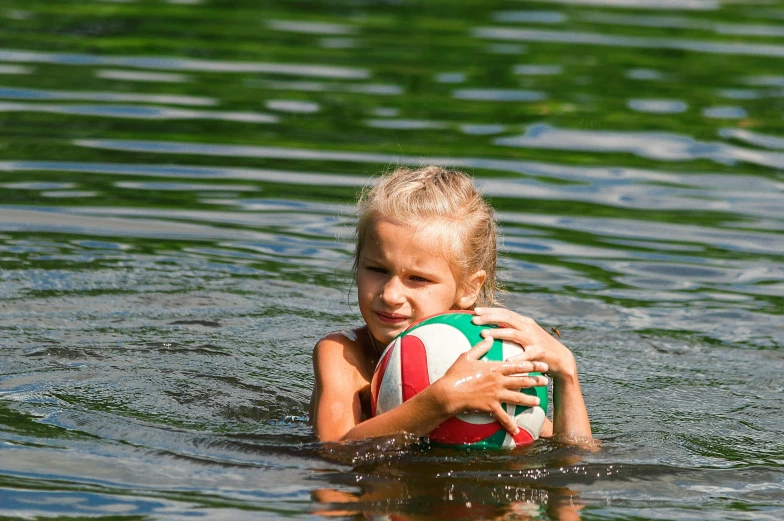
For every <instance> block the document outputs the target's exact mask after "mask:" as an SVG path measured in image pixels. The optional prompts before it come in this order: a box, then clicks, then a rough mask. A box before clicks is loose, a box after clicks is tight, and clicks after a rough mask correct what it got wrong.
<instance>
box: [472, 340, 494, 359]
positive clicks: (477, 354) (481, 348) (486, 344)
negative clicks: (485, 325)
mask: <svg viewBox="0 0 784 521" xmlns="http://www.w3.org/2000/svg"><path fill="white" fill-rule="evenodd" d="M494 341H495V340H494V339H493V337H491V336H486V337H485V338H483V339H482V340H481V341H480V342H478V343H477V344H476V345H475V346H474V347H472V348H471V349H469V350H468V351H467V352H466V356H467V357H468V359H469V360H479V359H480V358H482V356H484V355H485V354H486V353H487V352H488V351H490V348H491V347H493V342H494Z"/></svg>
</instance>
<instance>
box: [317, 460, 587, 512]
mask: <svg viewBox="0 0 784 521" xmlns="http://www.w3.org/2000/svg"><path fill="white" fill-rule="evenodd" d="M353 448H354V449H357V448H358V447H353ZM344 449H345V450H348V447H345V448H344ZM427 454H428V455H432V453H431V452H428V453H427ZM525 459H527V460H528V461H527V462H526V463H527V464H526V463H523V461H524V460H520V459H514V460H511V461H512V462H511V463H510V460H508V459H506V460H501V461H499V460H498V459H494V458H489V459H483V458H479V459H478V460H477V459H472V460H471V461H470V463H469V462H468V461H464V462H460V461H455V460H454V459H452V460H450V461H449V462H448V463H449V464H448V466H447V465H444V463H445V461H444V460H443V459H439V460H438V461H433V459H432V458H429V457H427V456H424V457H423V453H421V452H417V451H413V452H412V453H411V455H410V457H406V458H400V459H395V460H394V461H393V462H392V464H391V465H390V464H389V463H390V462H387V461H384V462H382V463H379V464H365V465H362V466H360V467H359V468H356V469H355V470H354V471H353V472H345V473H344V472H341V473H335V474H329V475H328V476H325V477H326V478H327V479H329V481H330V486H331V487H333V488H321V489H317V490H314V491H313V492H312V494H311V496H312V500H313V511H314V513H316V514H320V515H324V516H343V517H347V516H363V517H359V518H360V519H363V518H364V519H387V520H398V521H403V520H405V521H414V520H425V519H428V520H430V519H447V520H450V521H454V520H464V519H465V520H468V519H470V520H475V519H487V520H489V519H493V520H496V519H498V520H502V519H509V520H512V519H514V520H518V521H522V520H541V519H558V520H559V521H578V520H579V519H580V510H581V509H582V504H581V501H580V497H579V494H578V493H577V492H575V491H573V490H569V489H568V488H564V487H561V486H551V485H548V484H547V481H548V477H549V475H550V473H549V472H548V471H547V470H545V469H542V468H531V466H530V463H531V460H530V459H528V458H525ZM540 463H541V462H540ZM574 463H575V461H574V460H573V459H570V458H566V459H564V458H555V459H553V460H552V461H551V462H550V466H554V467H559V466H564V467H568V466H571V465H573V464H574ZM439 467H442V468H441V469H440V470H439ZM537 467H538V465H537ZM447 468H448V469H449V470H447ZM499 473H500V477H499ZM555 474H556V475H560V473H559V472H558V471H556V472H555ZM556 479H557V480H560V479H561V478H560V477H558V476H556Z"/></svg>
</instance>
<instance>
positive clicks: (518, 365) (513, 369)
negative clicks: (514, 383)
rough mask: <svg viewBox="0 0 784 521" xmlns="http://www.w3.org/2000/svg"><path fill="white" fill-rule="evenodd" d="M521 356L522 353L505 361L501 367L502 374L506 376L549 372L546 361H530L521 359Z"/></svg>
mask: <svg viewBox="0 0 784 521" xmlns="http://www.w3.org/2000/svg"><path fill="white" fill-rule="evenodd" d="M520 356H522V355H518V356H516V357H514V358H510V359H509V360H507V361H506V362H504V364H503V366H502V367H501V374H503V375H505V376H527V373H532V372H536V373H544V372H547V369H548V367H547V364H545V363H544V362H529V361H526V360H522V359H520Z"/></svg>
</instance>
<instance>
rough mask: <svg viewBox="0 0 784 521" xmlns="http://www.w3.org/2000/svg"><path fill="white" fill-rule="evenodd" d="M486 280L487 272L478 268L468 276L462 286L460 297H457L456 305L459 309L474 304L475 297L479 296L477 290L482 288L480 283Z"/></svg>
mask: <svg viewBox="0 0 784 521" xmlns="http://www.w3.org/2000/svg"><path fill="white" fill-rule="evenodd" d="M485 280H487V272H485V270H479V271H477V272H476V273H474V274H473V275H471V276H470V277H468V278H467V279H466V280H465V282H464V284H463V286H462V289H461V290H460V291H461V294H460V297H459V298H458V299H457V307H459V308H460V309H469V308H470V307H471V306H473V305H474V304H476V299H478V298H479V291H480V290H481V289H482V284H484V283H485Z"/></svg>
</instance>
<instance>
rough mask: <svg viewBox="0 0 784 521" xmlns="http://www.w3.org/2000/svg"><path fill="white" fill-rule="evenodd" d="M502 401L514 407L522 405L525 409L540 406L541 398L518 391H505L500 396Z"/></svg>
mask: <svg viewBox="0 0 784 521" xmlns="http://www.w3.org/2000/svg"><path fill="white" fill-rule="evenodd" d="M500 398H501V401H503V402H504V403H511V404H514V405H522V406H523V407H536V406H537V405H539V398H538V397H537V396H531V395H530V394H525V393H521V392H516V391H504V392H503V393H501V395H500Z"/></svg>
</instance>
